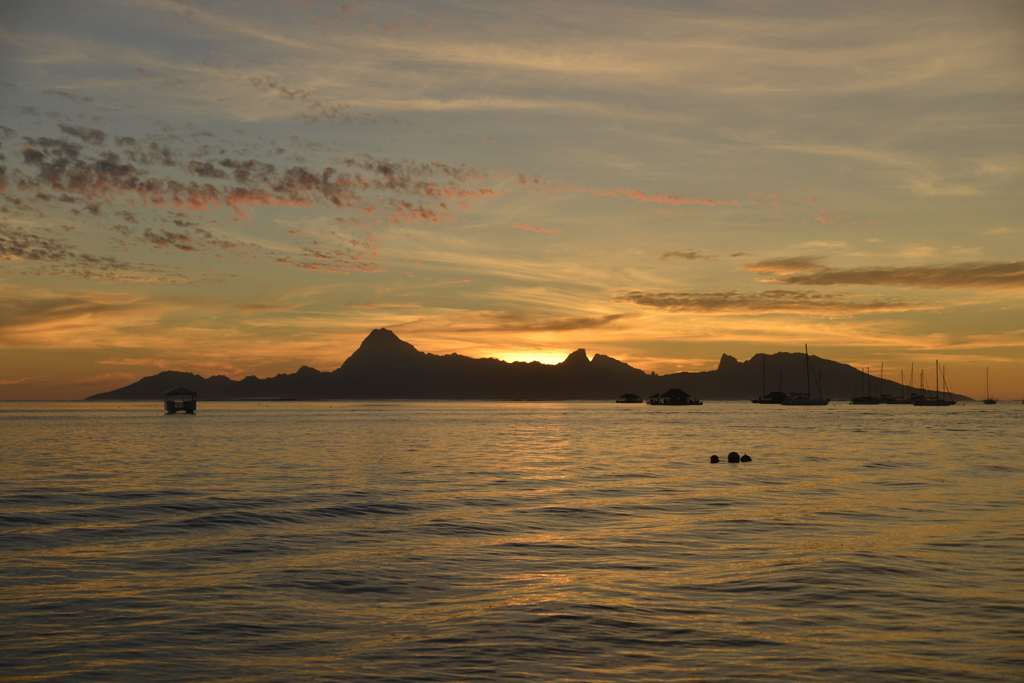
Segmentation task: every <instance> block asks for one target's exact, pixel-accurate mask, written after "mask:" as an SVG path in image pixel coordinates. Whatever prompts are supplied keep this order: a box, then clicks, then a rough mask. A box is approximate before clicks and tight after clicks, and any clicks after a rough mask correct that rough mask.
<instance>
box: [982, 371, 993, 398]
mask: <svg viewBox="0 0 1024 683" xmlns="http://www.w3.org/2000/svg"><path fill="white" fill-rule="evenodd" d="M982 403H986V404H988V405H990V406H994V405H995V404H996V400H995V399H994V398H992V394H990V393H988V368H985V400H984V401H982Z"/></svg>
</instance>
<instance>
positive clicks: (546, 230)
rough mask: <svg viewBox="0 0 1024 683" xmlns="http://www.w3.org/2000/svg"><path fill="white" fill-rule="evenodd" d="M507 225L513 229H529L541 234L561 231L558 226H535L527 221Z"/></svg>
mask: <svg viewBox="0 0 1024 683" xmlns="http://www.w3.org/2000/svg"><path fill="white" fill-rule="evenodd" d="M508 227H510V228H511V229H513V230H530V231H532V232H539V233H541V234H543V235H553V234H555V233H559V232H562V231H561V230H559V229H558V228H537V227H534V226H532V225H529V224H527V223H516V224H514V225H510V226H508Z"/></svg>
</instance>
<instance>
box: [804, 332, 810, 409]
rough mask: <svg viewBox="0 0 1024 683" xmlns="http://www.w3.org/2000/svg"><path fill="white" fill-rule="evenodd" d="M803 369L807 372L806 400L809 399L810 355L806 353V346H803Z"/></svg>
mask: <svg viewBox="0 0 1024 683" xmlns="http://www.w3.org/2000/svg"><path fill="white" fill-rule="evenodd" d="M804 368H805V370H806V371H807V398H810V397H811V354H809V353H808V352H807V344H804Z"/></svg>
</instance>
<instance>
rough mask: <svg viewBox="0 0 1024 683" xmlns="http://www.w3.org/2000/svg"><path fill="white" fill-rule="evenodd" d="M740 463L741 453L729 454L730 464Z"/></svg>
mask: <svg viewBox="0 0 1024 683" xmlns="http://www.w3.org/2000/svg"><path fill="white" fill-rule="evenodd" d="M739 461H740V454H739V453H737V452H736V451H733V452H732V453H730V454H729V462H739Z"/></svg>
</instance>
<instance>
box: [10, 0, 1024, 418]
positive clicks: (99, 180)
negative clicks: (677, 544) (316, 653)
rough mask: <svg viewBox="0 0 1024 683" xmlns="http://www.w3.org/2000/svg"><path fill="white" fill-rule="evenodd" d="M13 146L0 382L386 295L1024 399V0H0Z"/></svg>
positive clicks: (183, 366)
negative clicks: (795, 357)
mask: <svg viewBox="0 0 1024 683" xmlns="http://www.w3.org/2000/svg"><path fill="white" fill-rule="evenodd" d="M0 142H2V147H0V153H2V155H3V159H2V160H0V166H2V167H3V169H4V170H3V172H2V173H0V192H2V194H0V206H2V209H0V210H2V212H3V213H2V215H0V399H22V398H24V399H43V398H54V399H57V398H70V399H73V398H82V397H85V396H88V395H90V394H93V393H97V392H100V391H106V390H110V389H114V388H117V387H120V386H123V385H125V384H128V383H131V382H133V381H135V380H137V379H139V378H141V377H143V376H146V375H152V374H155V373H157V372H160V371H162V370H169V369H173V370H182V371H190V372H195V373H198V374H202V375H204V376H208V375H213V374H226V375H228V376H230V377H233V378H241V377H243V376H246V375H257V376H260V377H264V376H268V375H274V374H277V373H280V372H289V373H290V372H294V371H295V370H297V369H298V368H299V367H300V366H301V365H309V366H312V367H315V368H318V369H320V370H333V369H334V368H336V367H338V366H339V365H340V364H341V363H342V362H343V361H344V360H345V359H346V358H347V357H348V356H349V355H350V354H351V353H352V352H353V351H354V350H355V349H356V348H357V347H358V345H359V343H360V342H361V341H362V339H363V338H364V337H365V336H366V335H367V334H368V333H369V332H370V330H372V329H374V328H379V327H386V328H389V329H391V330H393V331H394V332H395V333H396V334H398V335H399V336H400V337H401V338H402V339H404V340H406V341H408V342H410V343H412V344H414V345H415V346H416V347H417V348H418V349H420V350H422V351H428V352H432V353H451V352H457V353H461V354H465V355H469V356H474V357H485V356H491V357H497V358H502V359H505V360H534V359H536V360H540V361H542V362H546V363H554V362H559V361H561V360H562V359H564V358H565V356H566V355H568V354H569V353H570V352H572V351H573V350H575V349H577V348H580V347H583V348H586V349H587V352H588V353H589V354H594V353H602V354H606V355H610V356H613V357H615V358H618V359H619V360H622V361H625V362H628V363H630V364H632V365H634V366H636V367H639V368H642V369H644V370H646V371H657V372H659V373H668V372H675V371H679V370H689V371H692V370H707V369H713V368H714V367H716V366H717V363H718V359H719V357H720V356H721V354H722V353H728V354H730V355H733V356H736V357H737V358H739V359H740V360H746V359H747V358H750V357H751V356H752V355H753V354H755V353H758V352H767V353H775V352H777V351H802V350H803V345H804V344H805V343H806V344H809V345H810V348H811V351H812V353H814V354H816V355H819V356H822V357H827V358H832V359H834V360H837V361H841V362H846V363H850V364H853V365H855V366H857V367H869V368H871V370H872V372H874V373H875V374H876V375H877V372H878V369H879V365H880V364H881V363H884V364H885V369H886V371H885V374H886V377H887V378H888V379H895V380H898V379H899V377H900V371H901V370H902V371H904V373H905V374H907V375H909V372H910V367H911V363H914V364H915V367H916V368H918V369H920V368H922V367H925V368H929V369H930V368H932V367H933V364H934V362H935V360H938V361H939V362H940V363H942V364H943V365H945V366H946V367H947V374H948V376H949V379H950V387H951V389H953V390H954V391H957V392H959V393H965V394H969V395H972V396H975V397H978V398H980V397H982V395H983V394H984V391H985V389H984V385H985V368H986V367H988V368H990V369H991V370H990V372H991V392H992V394H994V395H995V396H997V397H998V398H1001V399H1003V400H1010V399H1013V400H1018V401H1019V400H1020V399H1021V398H1022V397H1024V4H1022V3H1020V2H1016V1H987V0H980V1H970V2H967V1H961V2H943V1H935V0H928V1H927V2H914V1H909V2H900V3H891V2H850V3H821V2H814V1H810V0H807V1H791V2H770V1H769V2H747V1H739V0H737V1H735V2H725V1H723V2H712V1H671V0H664V1H662V2H653V1H647V0H642V1H640V2H630V3H625V2H605V1H603V0H587V1H585V2H584V1H582V0H580V1H578V2H577V1H572V0H545V1H543V2H529V1H528V2H503V3H497V2H465V1H459V0H451V1H448V0H424V1H422V2H408V1H406V2H398V1H385V0H361V1H355V0H348V1H346V2H337V1H334V2H325V1H324V0H277V1H271V0H258V1H247V2H243V1H241V0H236V1H233V2H226V1H222V0H209V1H208V2H184V1H179V0H174V1H171V0H145V1H143V0H68V1H64V0H48V1H47V2H39V1H38V0H5V1H4V2H3V4H2V7H0ZM908 381H909V377H908ZM834 398H836V397H834ZM839 398H845V397H839Z"/></svg>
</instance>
